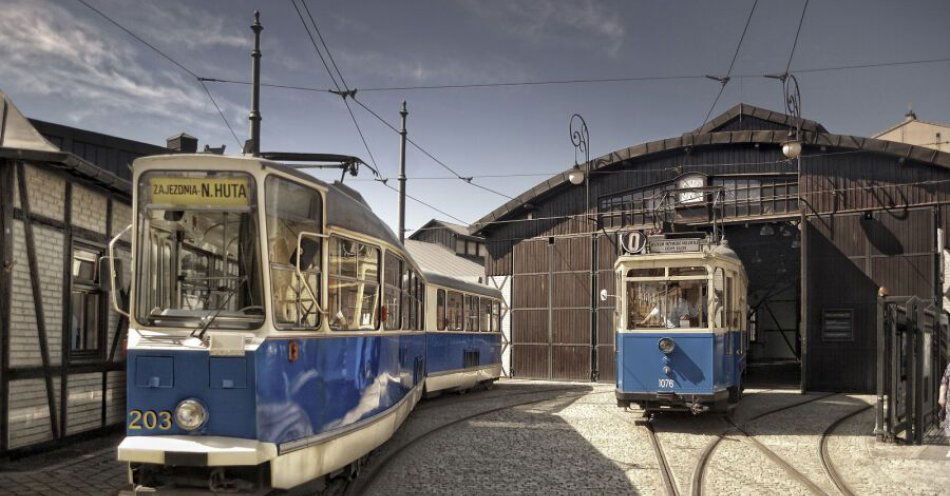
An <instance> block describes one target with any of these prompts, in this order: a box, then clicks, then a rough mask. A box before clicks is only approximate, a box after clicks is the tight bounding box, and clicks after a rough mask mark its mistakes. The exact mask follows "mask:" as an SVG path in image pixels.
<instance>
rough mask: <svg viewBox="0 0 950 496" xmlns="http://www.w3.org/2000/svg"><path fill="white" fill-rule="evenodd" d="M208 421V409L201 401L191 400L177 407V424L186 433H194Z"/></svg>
mask: <svg viewBox="0 0 950 496" xmlns="http://www.w3.org/2000/svg"><path fill="white" fill-rule="evenodd" d="M207 421H208V409H207V408H205V406H204V405H202V404H201V402H200V401H198V400H196V399H194V398H189V399H187V400H184V401H182V402H181V403H179V404H178V406H177V407H175V422H176V423H177V424H178V426H179V427H181V428H182V429H185V430H186V431H193V430H195V429H198V428H199V427H201V426H203V425H205V422H207Z"/></svg>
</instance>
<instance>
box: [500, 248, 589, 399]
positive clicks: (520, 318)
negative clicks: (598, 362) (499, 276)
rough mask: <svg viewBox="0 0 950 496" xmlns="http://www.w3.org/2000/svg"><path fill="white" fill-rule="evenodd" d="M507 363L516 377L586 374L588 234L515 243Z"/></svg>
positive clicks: (566, 377) (582, 377)
mask: <svg viewBox="0 0 950 496" xmlns="http://www.w3.org/2000/svg"><path fill="white" fill-rule="evenodd" d="M513 255H514V260H513V264H514V267H513V268H514V270H513V272H514V275H513V277H514V282H513V286H512V302H513V304H512V310H511V311H512V352H513V355H514V356H513V359H512V368H513V369H514V373H515V375H516V376H517V377H524V378H533V379H556V380H574V381H584V380H589V379H590V377H591V318H592V315H591V294H592V293H591V272H590V263H591V238H589V237H586V236H581V237H558V238H543V239H535V240H527V241H522V242H520V243H518V244H516V245H515V247H514V252H513Z"/></svg>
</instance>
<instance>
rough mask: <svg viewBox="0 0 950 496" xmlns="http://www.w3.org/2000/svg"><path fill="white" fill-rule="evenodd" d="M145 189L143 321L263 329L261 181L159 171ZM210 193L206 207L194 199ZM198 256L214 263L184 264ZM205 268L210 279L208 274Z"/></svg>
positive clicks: (139, 293)
mask: <svg viewBox="0 0 950 496" xmlns="http://www.w3.org/2000/svg"><path fill="white" fill-rule="evenodd" d="M137 187H138V188H139V194H138V205H137V211H138V215H139V217H138V219H137V221H136V229H137V232H136V237H137V242H136V250H137V252H136V253H135V254H134V255H133V259H135V260H136V264H137V265H136V269H135V272H134V273H135V283H136V289H135V293H136V302H135V305H134V306H135V319H136V320H137V321H138V322H139V323H141V324H143V325H155V326H161V327H183V328H195V327H196V326H198V325H201V324H202V322H203V320H202V319H206V318H208V317H210V316H215V315H216V316H218V317H219V318H216V319H212V320H211V323H210V324H209V325H210V327H212V328H218V329H225V328H228V329H255V328H257V327H259V326H260V325H261V324H262V323H263V320H264V317H263V315H264V312H263V308H264V307H263V306H264V304H265V302H264V301H263V290H262V287H263V284H264V282H263V280H262V278H261V275H262V270H261V253H260V250H259V249H258V247H259V246H260V237H259V231H258V223H257V219H258V216H257V207H256V205H257V203H256V200H255V183H254V180H253V178H251V177H250V176H249V175H247V174H243V173H237V172H215V173H209V172H205V171H187V172H171V171H151V172H148V173H146V174H143V175H142V177H141V178H140V182H139V184H138V185H137ZM205 189H207V190H209V191H211V192H212V194H211V195H210V196H208V197H206V198H202V199H200V200H198V199H197V198H196V197H195V196H194V195H192V192H194V191H198V190H205ZM317 197H318V198H319V196H317ZM196 202H197V203H196ZM209 207H210V208H209ZM317 208H318V209H319V201H318V204H317ZM275 216H276V214H275ZM196 254H200V255H201V257H206V261H202V260H193V261H191V262H189V263H187V264H183V262H184V257H186V256H188V255H191V257H192V258H193V259H194V257H196V256H197V255H196ZM288 255H289V253H288ZM199 258H200V257H199ZM205 264H206V266H207V267H208V271H209V273H210V274H207V275H201V274H200V273H199V272H198V271H199V270H200V269H201V268H203V267H202V266H204V265H205ZM189 265H190V267H191V268H189ZM196 268H197V270H195V269H196ZM183 269H184V270H183Z"/></svg>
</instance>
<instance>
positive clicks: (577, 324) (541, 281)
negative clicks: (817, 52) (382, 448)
mask: <svg viewBox="0 0 950 496" xmlns="http://www.w3.org/2000/svg"><path fill="white" fill-rule="evenodd" d="M795 128H799V129H800V132H801V141H802V142H803V144H804V146H803V150H802V153H801V156H800V161H799V160H789V159H786V157H785V156H784V155H783V153H782V150H781V148H782V144H783V142H786V141H788V140H789V139H790V137H789V135H790V130H792V129H795ZM937 136H938V137H939V134H938V135H937ZM934 141H938V142H939V141H941V140H939V139H937V140H934ZM586 168H587V167H586V166H585V165H583V164H582V165H581V166H580V169H581V171H584V170H586ZM590 168H591V170H592V172H591V173H590V174H589V176H588V177H589V184H588V185H585V184H583V182H582V183H581V184H579V185H574V184H572V183H571V182H570V180H569V174H570V173H571V172H572V171H573V172H575V173H576V172H577V171H576V170H574V169H569V170H567V171H565V172H563V173H561V174H559V175H557V176H554V177H552V178H550V179H548V180H546V181H544V182H542V183H540V184H538V185H537V186H535V187H534V188H532V189H530V190H528V191H526V192H524V193H523V194H521V195H519V196H517V197H516V198H515V199H513V200H511V201H509V202H507V203H505V204H504V205H502V206H500V207H498V208H497V209H495V210H493V211H491V212H490V213H489V214H488V215H486V216H485V217H483V218H482V219H480V220H478V221H476V222H475V223H474V224H473V225H472V228H471V233H472V234H474V235H478V236H482V237H484V238H485V241H486V249H487V252H488V254H487V257H486V274H487V275H488V276H492V277H493V278H495V279H499V278H501V279H509V280H510V284H511V300H510V301H509V306H510V321H511V329H510V333H511V334H510V336H509V339H510V346H511V359H510V363H506V364H505V365H506V370H510V371H511V373H512V375H514V376H515V377H519V378H538V379H552V380H571V381H587V380H591V379H594V380H598V381H602V382H608V383H609V382H613V381H614V377H615V368H616V367H615V360H616V358H615V354H614V338H613V332H612V329H611V322H612V321H613V319H612V314H613V312H614V308H613V307H614V302H615V300H614V299H613V298H607V299H606V301H601V298H599V294H600V292H601V290H604V289H606V290H607V293H608V294H609V295H614V294H616V289H615V288H614V279H613V278H614V274H613V266H614V262H615V261H616V259H617V256H618V252H619V250H618V238H622V237H623V236H625V235H626V234H627V233H631V232H636V231H640V232H644V233H649V232H651V231H654V230H655V229H657V227H659V226H661V225H665V226H667V230H669V229H670V228H674V229H676V230H678V231H706V232H711V231H712V221H713V219H714V218H716V219H718V220H717V225H719V224H720V222H719V221H721V224H722V227H721V228H722V229H724V232H725V236H726V239H727V240H728V242H729V245H730V247H731V248H732V249H734V250H735V251H736V252H737V253H738V255H739V257H740V259H741V260H742V262H743V264H744V266H745V268H746V271H747V273H748V276H749V295H748V300H747V301H748V304H749V306H750V309H751V311H750V318H751V319H752V321H753V322H754V324H753V325H752V326H751V328H752V329H753V332H752V339H753V343H752V346H751V349H750V355H749V361H750V363H751V365H750V369H749V372H750V374H751V377H755V376H756V375H758V376H759V377H763V376H765V378H766V380H772V379H775V378H773V377H769V374H770V373H772V372H770V371H775V370H780V371H783V373H782V374H781V375H780V377H778V379H781V380H783V381H784V382H785V383H786V384H788V385H793V386H800V387H801V389H803V390H816V391H838V392H863V393H868V392H873V391H874V390H875V385H876V382H875V380H876V376H875V373H876V331H877V327H876V326H877V317H876V312H877V298H878V291H879V290H880V288H882V287H883V288H885V291H886V292H887V293H888V294H889V295H891V296H914V295H916V296H917V297H919V298H921V299H923V300H924V301H926V302H928V303H933V304H935V305H936V308H937V310H938V313H940V312H939V310H941V309H943V308H945V307H944V303H943V302H944V299H943V293H944V286H943V275H942V272H943V258H944V254H943V251H944V250H943V247H944V246H946V244H947V232H948V229H950V170H948V168H950V153H946V152H942V151H939V150H937V149H934V148H932V147H926V146H914V145H909V144H905V143H899V142H891V141H883V140H879V139H873V138H863V137H856V136H846V135H839V134H834V133H832V132H829V131H828V130H827V129H825V128H824V126H822V125H821V124H818V123H816V122H812V121H808V120H798V119H796V118H793V117H790V116H788V115H784V114H779V113H776V112H772V111H769V110H765V109H761V108H757V107H753V106H750V105H745V104H740V105H736V106H735V107H733V108H731V109H730V110H728V111H726V112H725V113H723V114H721V115H719V116H718V117H716V118H714V119H712V120H710V121H709V122H708V123H707V124H705V125H704V126H703V127H702V128H701V129H697V130H695V131H691V132H687V133H685V134H683V135H682V136H677V137H673V138H669V139H664V140H659V141H652V142H649V143H643V144H639V145H636V146H631V147H629V148H624V149H620V150H616V151H613V152H611V153H608V154H606V155H604V156H602V157H599V158H596V159H592V160H591V165H590ZM587 187H589V190H590V191H589V196H588V192H587V191H586V189H587ZM697 187H706V188H707V190H708V191H713V190H715V191H719V192H720V193H719V197H720V201H719V202H718V204H717V207H716V211H718V214H717V215H715V216H714V215H713V214H714V209H713V207H712V205H711V204H712V198H711V196H712V193H703V194H702V195H706V198H702V197H701V196H702V195H700V197H696V196H693V197H692V200H693V201H682V200H683V199H684V197H682V196H680V197H679V200H680V201H675V200H676V197H677V195H682V194H683V193H682V192H679V193H677V192H676V190H678V189H679V190H682V189H683V188H697ZM686 194H687V195H689V194H692V195H696V193H686ZM670 199H672V200H674V201H669V202H668V201H666V200H670ZM943 322H945V319H944V320H943ZM941 327H942V332H941V333H938V335H942V336H943V338H942V339H938V340H937V341H936V342H934V343H933V346H939V347H940V348H939V352H940V353H939V356H940V357H941V360H943V359H945V357H946V351H945V349H944V348H943V347H945V346H946V325H945V324H944V325H943V326H941ZM944 363H945V362H944ZM941 366H942V365H939V364H934V365H933V367H934V370H936V371H937V372H934V373H936V374H938V376H939V371H940V370H943V369H942V368H940V367H941ZM509 367H510V369H509ZM932 374H933V373H932ZM932 374H931V375H932Z"/></svg>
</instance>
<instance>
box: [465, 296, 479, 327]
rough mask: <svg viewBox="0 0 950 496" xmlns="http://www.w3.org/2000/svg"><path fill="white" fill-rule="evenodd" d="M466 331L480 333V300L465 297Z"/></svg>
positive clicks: (473, 297)
mask: <svg viewBox="0 0 950 496" xmlns="http://www.w3.org/2000/svg"><path fill="white" fill-rule="evenodd" d="M465 330H466V331H470V332H472V331H473V332H478V298H477V297H475V296H472V295H465Z"/></svg>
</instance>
